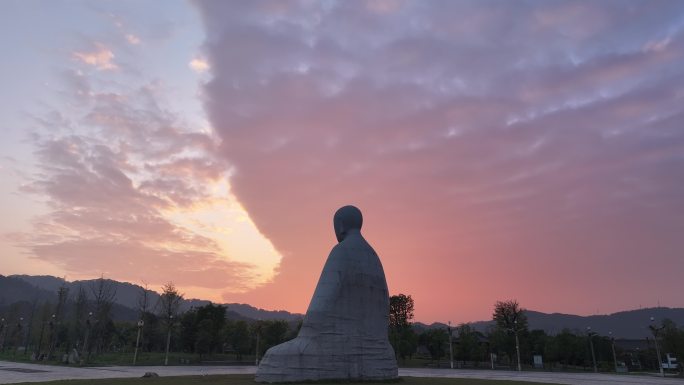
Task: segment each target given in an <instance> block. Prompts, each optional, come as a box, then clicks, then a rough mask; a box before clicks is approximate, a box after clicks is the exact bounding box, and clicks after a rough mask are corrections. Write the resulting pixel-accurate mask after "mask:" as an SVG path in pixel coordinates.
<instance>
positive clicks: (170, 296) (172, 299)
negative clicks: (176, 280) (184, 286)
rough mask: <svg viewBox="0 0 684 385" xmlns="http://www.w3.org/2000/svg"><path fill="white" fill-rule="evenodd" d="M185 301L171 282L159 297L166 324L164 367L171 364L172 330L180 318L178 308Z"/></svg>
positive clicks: (161, 314) (160, 311)
mask: <svg viewBox="0 0 684 385" xmlns="http://www.w3.org/2000/svg"><path fill="white" fill-rule="evenodd" d="M182 300H183V294H181V293H180V292H178V290H177V289H176V286H175V285H174V284H173V282H169V283H167V284H165V285H164V286H162V294H161V296H159V302H158V303H157V307H158V308H159V316H160V318H161V319H162V322H164V323H166V329H167V332H166V355H165V356H164V365H168V364H169V348H170V346H171V329H172V327H173V323H174V321H175V320H174V318H176V317H177V316H178V308H179V307H180V303H181V301H182Z"/></svg>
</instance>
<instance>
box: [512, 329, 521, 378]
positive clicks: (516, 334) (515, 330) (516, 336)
mask: <svg viewBox="0 0 684 385" xmlns="http://www.w3.org/2000/svg"><path fill="white" fill-rule="evenodd" d="M513 325H515V326H513V333H515V353H516V355H517V356H518V371H519V372H520V371H522V366H520V341H519V340H518V320H517V319H516V320H515V321H513Z"/></svg>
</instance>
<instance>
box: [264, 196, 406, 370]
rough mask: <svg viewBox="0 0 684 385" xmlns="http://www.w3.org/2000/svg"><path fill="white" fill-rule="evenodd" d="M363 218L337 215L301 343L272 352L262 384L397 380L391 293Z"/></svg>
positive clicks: (353, 212) (355, 213) (348, 210)
mask: <svg viewBox="0 0 684 385" xmlns="http://www.w3.org/2000/svg"><path fill="white" fill-rule="evenodd" d="M361 223H362V217H361V212H360V211H359V210H358V209H357V208H355V207H353V206H345V207H343V208H341V209H340V210H338V212H337V213H336V214H335V218H334V227H335V232H336V235H337V238H338V240H339V241H340V243H338V244H337V245H336V246H335V247H334V248H333V249H332V251H331V252H330V255H329V256H328V259H327V261H326V263H325V266H324V267H323V272H322V273H321V276H320V278H319V281H318V285H317V286H316V290H315V292H314V295H313V298H312V299H311V303H310V304H309V308H308V310H307V312H306V315H305V317H304V322H303V324H302V328H301V330H300V331H299V335H298V336H297V338H295V339H293V340H291V341H288V342H286V343H284V344H281V345H278V346H274V347H272V348H271V349H269V350H268V351H267V352H266V354H265V355H264V358H263V359H262V361H261V363H260V365H259V368H258V369H257V373H256V381H258V382H294V381H316V380H323V379H345V380H383V379H392V378H396V377H397V362H396V359H395V357H394V350H393V349H392V346H391V345H390V344H389V341H388V338H387V326H388V314H389V293H388V290H387V282H386V280H385V273H384V271H383V268H382V264H381V263H380V259H379V258H378V255H377V254H376V253H375V251H374V250H373V248H372V247H371V246H370V245H369V244H368V242H366V240H365V239H364V238H363V236H362V235H361V232H360V229H361Z"/></svg>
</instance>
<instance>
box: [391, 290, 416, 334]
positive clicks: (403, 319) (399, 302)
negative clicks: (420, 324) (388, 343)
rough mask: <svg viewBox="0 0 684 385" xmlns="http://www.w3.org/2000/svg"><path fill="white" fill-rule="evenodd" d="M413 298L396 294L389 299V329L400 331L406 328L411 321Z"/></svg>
mask: <svg viewBox="0 0 684 385" xmlns="http://www.w3.org/2000/svg"><path fill="white" fill-rule="evenodd" d="M413 307H414V303H413V298H411V296H410V295H404V294H397V295H393V296H391V297H390V313H389V324H390V327H392V328H395V329H400V328H404V327H408V326H410V324H411V320H412V319H413Z"/></svg>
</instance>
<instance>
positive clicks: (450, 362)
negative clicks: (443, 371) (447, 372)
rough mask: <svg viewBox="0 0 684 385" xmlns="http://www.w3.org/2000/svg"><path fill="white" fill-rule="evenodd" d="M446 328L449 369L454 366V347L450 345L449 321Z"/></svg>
mask: <svg viewBox="0 0 684 385" xmlns="http://www.w3.org/2000/svg"><path fill="white" fill-rule="evenodd" d="M447 330H448V331H449V365H450V366H451V369H453V368H454V349H453V347H452V346H451V321H449V326H448V327H447Z"/></svg>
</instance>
